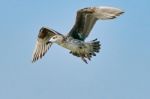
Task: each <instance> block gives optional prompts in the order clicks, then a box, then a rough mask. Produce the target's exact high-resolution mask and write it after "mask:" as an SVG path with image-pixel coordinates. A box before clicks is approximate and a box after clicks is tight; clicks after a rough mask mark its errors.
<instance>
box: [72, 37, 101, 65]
mask: <svg viewBox="0 0 150 99" xmlns="http://www.w3.org/2000/svg"><path fill="white" fill-rule="evenodd" d="M87 45H88V47H87V48H88V51H87V50H86V51H81V52H80V51H77V52H72V51H70V54H72V55H74V56H77V57H81V59H82V60H83V61H84V62H85V63H86V64H87V63H88V62H87V59H88V60H89V61H90V60H91V58H92V56H96V53H99V50H100V48H101V44H100V42H99V41H97V39H94V40H92V41H90V42H88V43H87ZM87 48H85V49H87Z"/></svg>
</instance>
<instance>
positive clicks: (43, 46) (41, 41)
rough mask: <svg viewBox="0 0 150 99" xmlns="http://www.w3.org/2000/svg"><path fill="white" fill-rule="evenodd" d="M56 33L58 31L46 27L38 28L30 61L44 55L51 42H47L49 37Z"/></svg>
mask: <svg viewBox="0 0 150 99" xmlns="http://www.w3.org/2000/svg"><path fill="white" fill-rule="evenodd" d="M57 34H59V33H58V32H56V31H54V30H52V29H49V28H46V27H42V28H41V29H40V31H39V34H38V38H37V41H36V44H35V48H34V51H33V55H32V62H35V61H37V60H38V59H40V58H42V57H43V56H44V55H45V53H46V52H47V51H48V49H49V48H50V47H51V45H52V42H49V39H50V38H51V37H53V36H54V35H57Z"/></svg>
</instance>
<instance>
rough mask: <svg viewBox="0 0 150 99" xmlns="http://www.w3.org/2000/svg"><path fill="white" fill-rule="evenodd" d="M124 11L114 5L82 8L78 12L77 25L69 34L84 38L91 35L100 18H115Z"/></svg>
mask: <svg viewBox="0 0 150 99" xmlns="http://www.w3.org/2000/svg"><path fill="white" fill-rule="evenodd" d="M122 13H123V11H121V10H120V9H118V8H114V7H89V8H84V9H80V10H79V11H78V12H77V16H76V22H75V25H74V26H73V28H72V29H71V31H70V32H69V34H68V36H71V37H73V38H75V39H79V40H84V39H85V38H86V37H87V36H88V35H89V33H90V31H91V30H92V28H93V26H94V24H95V22H96V21H97V20H98V19H101V20H106V19H114V18H116V16H119V15H120V14H122Z"/></svg>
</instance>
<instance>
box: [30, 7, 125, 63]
mask: <svg viewBox="0 0 150 99" xmlns="http://www.w3.org/2000/svg"><path fill="white" fill-rule="evenodd" d="M122 13H124V12H123V11H122V10H121V9H119V8H116V7H109V6H100V7H87V8H83V9H80V10H78V11H77V16H76V21H75V24H74V26H73V27H72V29H71V30H70V31H69V33H67V34H66V35H63V34H60V33H59V32H57V31H55V30H53V29H51V28H48V27H42V28H41V29H40V30H39V34H38V37H37V41H36V44H35V49H34V51H33V55H32V62H35V61H37V60H39V59H41V58H42V57H43V56H44V55H45V53H46V52H47V51H48V49H49V48H50V47H51V45H52V44H53V43H56V44H58V45H60V46H62V47H64V48H66V49H68V50H69V51H70V54H72V55H74V56H76V57H80V58H81V59H82V60H83V61H84V62H85V63H88V62H87V60H91V58H92V56H96V53H98V52H99V50H100V48H101V44H100V42H99V41H98V40H97V39H94V40H91V41H85V39H86V38H87V37H88V36H89V34H90V32H91V30H92V28H93V26H94V24H95V23H96V22H97V20H108V19H114V18H116V17H117V16H119V15H121V14H122Z"/></svg>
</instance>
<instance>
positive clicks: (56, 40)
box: [49, 35, 64, 43]
mask: <svg viewBox="0 0 150 99" xmlns="http://www.w3.org/2000/svg"><path fill="white" fill-rule="evenodd" d="M63 39H64V37H63V36H62V35H54V36H53V37H52V38H50V40H49V41H50V42H53V43H59V42H62V41H63Z"/></svg>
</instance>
